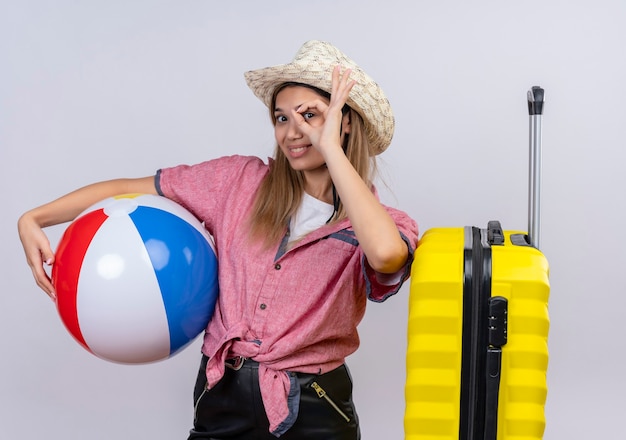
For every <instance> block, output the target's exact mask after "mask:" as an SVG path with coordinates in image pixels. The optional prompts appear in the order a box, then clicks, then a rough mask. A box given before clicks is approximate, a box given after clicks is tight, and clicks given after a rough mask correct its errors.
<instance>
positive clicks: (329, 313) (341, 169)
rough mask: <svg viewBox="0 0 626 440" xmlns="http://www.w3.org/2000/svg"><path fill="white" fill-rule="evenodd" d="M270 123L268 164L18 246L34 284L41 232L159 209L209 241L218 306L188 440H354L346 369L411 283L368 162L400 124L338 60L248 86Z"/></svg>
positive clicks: (100, 187) (175, 188)
mask: <svg viewBox="0 0 626 440" xmlns="http://www.w3.org/2000/svg"><path fill="white" fill-rule="evenodd" d="M245 77H246V81H247V83H248V85H249V87H250V88H251V89H252V91H253V92H254V93H255V95H256V96H257V97H259V98H260V99H261V100H262V101H263V102H264V103H265V104H266V105H267V106H268V108H269V112H270V116H271V119H272V122H273V125H274V131H275V137H276V149H275V153H274V157H273V159H271V160H269V163H267V164H266V163H264V162H263V161H262V160H261V159H259V158H256V157H244V156H228V157H222V158H218V159H214V160H210V161H207V162H204V163H201V164H197V165H193V166H187V165H180V166H176V167H172V168H164V169H161V170H159V171H158V172H157V173H156V175H155V176H150V177H145V178H139V179H117V180H111V181H106V182H100V183H96V184H93V185H90V186H87V187H84V188H81V189H78V190H77V191H74V192H72V193H69V194H67V195H65V196H63V197H61V198H59V199H57V200H55V201H53V202H51V203H48V204H45V205H43V206H40V207H38V208H35V209H33V210H31V211H29V212H26V213H25V214H24V215H23V216H22V217H21V218H20V220H19V222H18V228H19V233H20V238H21V240H22V244H23V246H24V250H25V253H26V257H27V260H28V264H29V265H30V267H31V268H32V271H33V275H34V277H35V280H36V282H37V284H38V285H39V286H40V287H41V288H42V289H43V290H44V291H45V292H46V293H47V294H48V295H49V296H50V297H51V298H53V299H54V298H55V292H54V289H53V286H52V283H51V280H50V279H49V278H48V276H47V275H46V272H45V271H44V269H43V265H44V264H54V254H53V251H52V249H51V247H50V244H49V242H48V239H47V238H46V236H45V234H44V232H43V231H42V228H44V227H46V226H50V225H53V224H58V223H62V222H67V221H71V220H73V219H74V218H75V217H76V216H77V215H78V214H79V213H80V212H82V211H83V210H84V209H86V208H87V207H89V206H90V205H91V204H93V203H95V202H98V201H100V200H102V199H104V198H106V197H110V196H113V195H117V194H123V193H149V194H160V195H162V196H165V197H168V198H170V199H172V200H174V201H176V202H178V203H179V204H181V205H182V206H184V207H185V208H187V209H188V210H190V211H191V212H192V213H194V214H195V215H196V216H197V217H198V218H199V219H200V220H201V221H203V222H204V223H205V225H206V228H207V229H208V231H209V232H210V233H211V234H212V235H213V237H214V239H215V243H216V247H217V251H218V255H219V283H220V296H219V298H218V303H217V305H216V309H215V314H214V316H213V318H212V320H211V321H210V323H209V325H208V326H207V329H206V332H205V336H204V343H203V346H202V352H203V356H202V362H201V367H200V371H199V374H198V378H197V382H196V386H195V392H194V399H195V407H194V408H195V415H194V427H193V429H192V430H191V433H190V436H189V438H190V439H272V438H276V437H281V438H283V439H299V440H301V439H325V440H328V439H358V438H360V431H359V425H358V418H357V414H356V411H355V407H354V404H353V402H352V382H351V378H350V374H349V371H348V369H347V367H346V365H345V358H346V356H348V355H350V354H351V353H353V352H354V351H355V350H356V349H357V347H358V345H359V337H358V334H357V324H358V323H359V322H360V321H361V319H362V317H363V314H364V312H365V305H366V300H367V299H370V300H373V301H376V302H381V301H384V300H385V299H387V298H388V297H389V296H391V295H393V294H395V293H396V292H397V291H398V290H399V288H400V286H401V285H402V283H403V282H404V281H405V280H406V279H407V278H408V276H409V269H410V264H411V261H412V253H413V250H414V248H415V246H416V243H417V226H416V224H415V222H414V221H413V220H412V219H411V218H409V216H407V215H406V214H405V213H403V212H401V211H398V210H396V209H393V208H389V207H385V206H383V205H382V204H381V203H380V202H379V201H378V198H377V195H376V192H375V190H374V187H373V185H372V179H373V173H374V171H375V156H376V155H377V154H379V153H381V152H382V151H384V150H385V149H386V148H387V147H388V146H389V144H390V142H391V138H392V135H393V130H394V119H393V114H392V111H391V107H390V106H389V102H388V101H387V99H386V97H385V95H384V94H383V92H382V90H381V89H380V87H379V86H378V85H377V84H376V83H375V82H374V81H373V80H372V79H371V78H370V77H369V76H368V75H367V74H366V73H365V72H363V70H362V69H360V68H359V67H358V66H357V65H356V64H355V63H354V62H353V61H352V60H351V59H350V58H348V57H347V56H346V55H344V54H343V53H342V52H340V51H339V50H338V49H337V48H335V47H333V46H332V45H331V44H328V43H325V42H320V41H309V42H307V43H305V44H304V45H303V46H302V47H301V48H300V50H299V51H298V53H297V54H296V56H295V58H294V60H293V61H292V62H291V63H288V64H284V65H280V66H273V67H268V68H264V69H259V70H255V71H251V72H247V73H246V74H245Z"/></svg>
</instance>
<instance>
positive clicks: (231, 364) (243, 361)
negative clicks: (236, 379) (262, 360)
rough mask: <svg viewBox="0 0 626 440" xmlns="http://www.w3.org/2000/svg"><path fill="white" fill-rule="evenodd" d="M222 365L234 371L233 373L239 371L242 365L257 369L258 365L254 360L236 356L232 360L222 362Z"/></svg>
mask: <svg viewBox="0 0 626 440" xmlns="http://www.w3.org/2000/svg"><path fill="white" fill-rule="evenodd" d="M224 365H226V367H228V368H230V369H231V370H235V371H238V370H241V368H242V367H243V366H244V365H245V366H246V367H249V368H258V367H259V363H258V362H257V361H255V360H254V359H250V358H247V357H244V356H236V357H234V358H230V359H226V360H225V361H224Z"/></svg>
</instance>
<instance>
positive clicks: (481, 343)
mask: <svg viewBox="0 0 626 440" xmlns="http://www.w3.org/2000/svg"><path fill="white" fill-rule="evenodd" d="M490 297H491V246H490V245H489V243H488V241H487V236H486V234H483V231H482V230H481V229H479V228H476V227H469V226H468V227H466V228H465V249H464V283H463V341H462V354H461V402H460V403H461V408H460V410H461V413H460V418H459V440H478V439H480V438H481V437H482V435H483V433H484V430H485V395H486V377H485V374H483V373H481V372H484V371H485V367H486V357H485V353H486V347H487V338H488V332H487V326H486V325H484V324H485V323H487V322H488V312H489V310H488V301H489V298H490Z"/></svg>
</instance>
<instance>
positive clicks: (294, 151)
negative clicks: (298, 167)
mask: <svg viewBox="0 0 626 440" xmlns="http://www.w3.org/2000/svg"><path fill="white" fill-rule="evenodd" d="M306 148H307V147H298V148H292V149H291V152H292V153H302V152H303V151H304V150H306Z"/></svg>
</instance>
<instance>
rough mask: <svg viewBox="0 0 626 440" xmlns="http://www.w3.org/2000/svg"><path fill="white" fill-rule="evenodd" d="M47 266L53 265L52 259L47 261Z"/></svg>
mask: <svg viewBox="0 0 626 440" xmlns="http://www.w3.org/2000/svg"><path fill="white" fill-rule="evenodd" d="M46 264H47V265H48V266H50V265H51V264H52V258H48V259H47V260H46Z"/></svg>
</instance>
